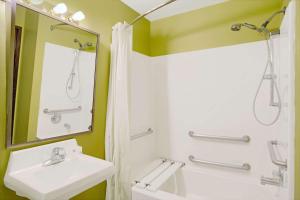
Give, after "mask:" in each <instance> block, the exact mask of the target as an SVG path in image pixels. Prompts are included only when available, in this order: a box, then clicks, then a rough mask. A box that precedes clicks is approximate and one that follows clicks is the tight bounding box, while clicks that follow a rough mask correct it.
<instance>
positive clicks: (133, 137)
mask: <svg viewBox="0 0 300 200" xmlns="http://www.w3.org/2000/svg"><path fill="white" fill-rule="evenodd" d="M152 133H153V130H152V128H148V130H147V131H145V132H142V133H138V134H135V135H132V136H130V140H135V139H138V138H141V137H144V136H146V135H150V134H152Z"/></svg>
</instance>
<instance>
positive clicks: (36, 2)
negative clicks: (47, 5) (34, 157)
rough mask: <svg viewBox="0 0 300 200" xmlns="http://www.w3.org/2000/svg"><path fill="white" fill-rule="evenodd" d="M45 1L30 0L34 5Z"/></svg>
mask: <svg viewBox="0 0 300 200" xmlns="http://www.w3.org/2000/svg"><path fill="white" fill-rule="evenodd" d="M43 2H44V0H30V3H32V4H34V5H40V4H42V3H43Z"/></svg>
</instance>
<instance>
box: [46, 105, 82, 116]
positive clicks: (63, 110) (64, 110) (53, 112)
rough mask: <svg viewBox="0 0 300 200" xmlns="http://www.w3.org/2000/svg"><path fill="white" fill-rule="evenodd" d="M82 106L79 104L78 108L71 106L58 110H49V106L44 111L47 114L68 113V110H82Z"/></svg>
mask: <svg viewBox="0 0 300 200" xmlns="http://www.w3.org/2000/svg"><path fill="white" fill-rule="evenodd" d="M81 109H82V108H81V106H78V107H77V108H70V109H58V110H49V109H48V108H45V109H44V113H45V114H49V115H52V114H57V113H66V112H77V111H81Z"/></svg>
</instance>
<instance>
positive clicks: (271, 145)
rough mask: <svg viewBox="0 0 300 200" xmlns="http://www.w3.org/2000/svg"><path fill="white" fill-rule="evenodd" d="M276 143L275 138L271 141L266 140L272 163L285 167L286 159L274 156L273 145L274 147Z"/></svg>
mask: <svg viewBox="0 0 300 200" xmlns="http://www.w3.org/2000/svg"><path fill="white" fill-rule="evenodd" d="M277 145H278V141H276V140H272V141H269V142H268V148H269V153H270V157H271V160H272V163H274V164H275V165H277V166H280V167H284V168H287V161H286V160H285V161H281V160H279V159H278V158H277V156H276V153H275V150H274V148H273V147H275V146H277Z"/></svg>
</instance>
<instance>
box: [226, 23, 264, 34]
mask: <svg viewBox="0 0 300 200" xmlns="http://www.w3.org/2000/svg"><path fill="white" fill-rule="evenodd" d="M242 26H243V27H246V28H249V29H252V30H255V31H258V32H262V30H261V29H259V28H257V26H255V25H253V24H249V23H243V24H233V25H232V26H231V30H232V31H239V30H241V28H242Z"/></svg>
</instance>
